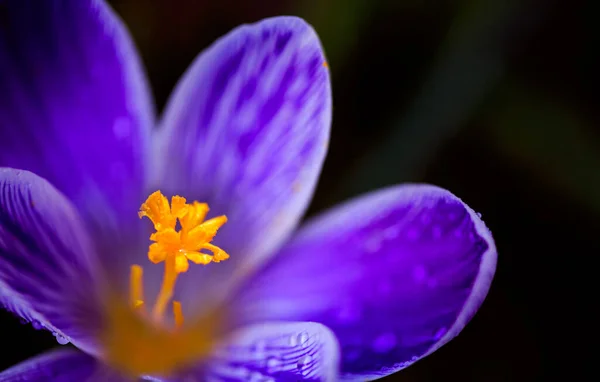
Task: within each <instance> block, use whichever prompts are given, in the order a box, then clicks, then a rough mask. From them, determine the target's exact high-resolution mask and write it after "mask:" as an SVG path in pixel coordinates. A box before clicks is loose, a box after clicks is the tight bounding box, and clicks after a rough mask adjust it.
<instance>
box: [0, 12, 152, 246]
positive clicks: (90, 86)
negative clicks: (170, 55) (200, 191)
mask: <svg viewBox="0 0 600 382" xmlns="http://www.w3.org/2000/svg"><path fill="white" fill-rule="evenodd" d="M1 16H2V22H1V23H0V94H2V95H3V98H2V102H1V103H0V166H2V167H12V168H20V169H24V170H29V171H32V172H34V173H36V174H38V175H39V176H41V177H43V178H45V179H47V180H48V181H49V182H51V183H52V184H53V185H54V186H55V187H56V188H58V190H60V191H61V192H62V193H63V194H65V195H66V196H67V197H68V198H69V199H71V201H72V202H73V203H74V204H75V206H76V207H77V208H78V209H79V210H80V212H81V213H82V216H83V217H84V219H86V220H88V221H89V222H91V223H99V224H98V225H101V226H103V227H109V228H115V230H116V226H117V224H119V227H127V223H123V222H122V219H124V218H125V217H127V216H129V217H130V218H131V220H132V221H133V220H134V219H137V216H136V209H137V208H139V205H140V203H141V201H142V200H143V196H144V195H142V188H143V180H144V171H145V169H144V155H145V154H146V149H145V147H146V146H147V142H148V139H149V130H150V127H151V124H152V123H153V121H152V118H153V111H152V107H151V103H150V100H149V94H150V93H149V92H148V91H147V88H146V82H145V78H144V75H143V72H142V70H141V67H140V65H139V62H138V57H137V54H136V52H135V49H134V47H133V44H132V42H131V39H130V37H129V35H128V33H127V31H126V30H125V27H124V25H123V24H122V22H121V21H120V20H119V19H118V18H117V17H116V16H115V14H114V13H113V11H112V10H111V9H110V8H109V7H108V6H107V5H106V4H105V2H104V1H103V0H54V1H37V0H8V1H2V6H1ZM144 192H145V191H144ZM112 240H115V238H114V237H113V238H112Z"/></svg>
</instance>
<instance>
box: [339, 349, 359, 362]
mask: <svg viewBox="0 0 600 382" xmlns="http://www.w3.org/2000/svg"><path fill="white" fill-rule="evenodd" d="M342 354H343V357H344V360H346V361H348V362H352V361H356V360H357V359H359V358H360V356H361V354H362V351H361V349H360V348H358V347H351V348H346V349H344V351H343V352H342Z"/></svg>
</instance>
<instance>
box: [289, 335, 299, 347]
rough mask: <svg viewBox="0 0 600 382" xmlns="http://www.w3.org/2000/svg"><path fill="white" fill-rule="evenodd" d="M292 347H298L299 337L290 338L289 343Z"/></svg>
mask: <svg viewBox="0 0 600 382" xmlns="http://www.w3.org/2000/svg"><path fill="white" fill-rule="evenodd" d="M289 344H290V346H292V347H295V346H297V345H298V337H297V336H291V337H290V341H289Z"/></svg>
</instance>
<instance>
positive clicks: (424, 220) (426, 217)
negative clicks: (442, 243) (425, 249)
mask: <svg viewBox="0 0 600 382" xmlns="http://www.w3.org/2000/svg"><path fill="white" fill-rule="evenodd" d="M421 222H422V223H423V224H429V223H431V215H429V214H427V213H426V214H423V215H421Z"/></svg>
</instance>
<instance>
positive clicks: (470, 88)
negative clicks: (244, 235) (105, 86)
mask: <svg viewBox="0 0 600 382" xmlns="http://www.w3.org/2000/svg"><path fill="white" fill-rule="evenodd" d="M111 3H112V4H113V6H114V7H115V9H116V10H117V12H118V13H119V14H120V15H121V16H122V17H123V18H124V20H125V22H126V23H127V24H128V26H129V28H130V30H131V33H132V34H133V37H134V39H135V41H136V43H137V44H138V47H139V49H140V51H141V54H142V57H143V60H144V63H145V65H146V68H147V70H148V75H149V78H150V82H151V84H152V86H153V89H154V95H155V99H156V102H157V105H158V107H159V109H160V108H162V107H163V106H164V104H165V102H166V99H167V97H168V95H169V93H170V91H171V89H172V87H173V86H174V84H175V83H176V81H177V79H178V78H179V76H180V75H181V74H182V73H183V72H184V70H185V69H186V67H187V66H188V65H189V63H190V62H191V61H192V59H193V58H194V57H195V56H196V55H197V54H198V53H199V52H200V51H201V50H202V49H203V48H205V47H206V46H208V45H209V44H210V43H211V42H212V41H213V40H214V39H215V38H217V37H219V36H220V35H222V34H224V33H225V32H227V31H228V30H230V29H231V28H233V27H235V26H237V25H239V24H241V23H247V22H254V21H257V20H259V19H261V18H264V17H268V16H275V15H281V14H294V15H299V16H302V17H304V18H305V19H307V20H308V21H309V22H310V23H311V24H313V25H314V27H315V29H316V30H317V32H318V33H319V35H320V36H321V39H322V42H323V45H324V47H325V50H326V52H327V54H328V58H329V63H330V67H331V73H332V80H333V89H334V123H333V131H332V137H331V144H330V151H329V156H328V158H327V162H326V164H325V169H324V172H323V175H322V177H321V181H320V184H319V187H318V189H317V192H316V195H315V199H314V201H313V204H312V205H311V209H310V212H309V213H310V214H312V213H315V212H317V211H319V210H322V209H324V208H326V207H329V206H331V205H333V204H335V203H337V202H339V201H341V200H343V199H346V198H348V197H350V196H354V195H357V194H359V193H362V192H366V191H369V190H374V189H376V188H378V187H381V186H385V185H390V184H394V183H401V182H427V183H433V184H437V185H439V186H442V187H444V188H447V189H449V190H450V191H452V192H453V193H455V194H456V195H458V196H459V197H461V198H462V199H463V200H464V201H465V202H466V203H468V204H469V205H470V206H471V207H473V208H474V209H475V210H477V211H479V212H481V213H482V214H483V219H484V220H485V222H486V223H487V225H488V226H489V228H490V229H491V230H492V232H493V234H494V237H495V240H496V243H497V247H498V252H499V262H498V270H497V274H496V278H495V281H494V283H493V285H492V288H491V291H490V294H489V296H488V298H487V300H486V302H485V303H484V304H483V306H482V308H481V310H480V312H479V313H478V314H477V315H476V316H475V318H474V319H473V321H472V322H471V323H470V324H469V325H468V326H467V328H466V329H465V330H464V332H463V333H462V334H461V335H460V336H459V337H458V338H456V339H455V340H454V341H452V342H451V343H449V344H448V345H446V346H444V347H443V348H442V349H441V350H439V351H438V352H436V353H435V354H433V355H431V356H429V357H428V358H426V359H425V360H423V361H420V362H418V363H417V364H416V365H414V366H411V367H410V368H408V369H406V370H404V371H402V372H400V373H397V374H395V375H393V376H390V377H388V378H386V379H385V380H386V381H395V380H398V381H401V380H403V381H414V382H422V381H440V380H460V381H491V382H494V381H545V380H548V379H549V378H557V377H558V378H560V379H562V380H594V379H595V378H594V374H586V372H587V370H586V369H585V368H584V367H585V365H586V364H587V361H592V360H593V358H594V357H593V356H592V353H591V351H590V350H589V349H588V348H590V347H591V344H592V343H594V340H593V337H594V334H593V333H594V331H595V329H596V326H595V324H596V323H597V321H594V320H593V319H592V318H591V317H592V312H594V311H595V308H596V306H595V305H596V304H597V303H598V297H597V296H598V295H597V294H595V293H594V292H593V290H594V286H595V284H596V280H597V277H598V276H597V272H596V271H595V269H596V268H595V262H596V259H595V258H596V257H598V256H599V255H600V251H599V249H600V245H599V243H598V237H599V234H598V232H599V228H600V171H599V170H600V133H599V131H598V122H599V115H598V109H597V105H598V103H597V94H598V89H599V87H598V85H599V83H598V81H597V79H596V77H595V76H596V75H597V72H598V68H599V66H598V59H597V58H596V57H595V56H596V55H597V52H596V51H597V49H598V47H599V44H598V43H599V38H598V37H599V33H598V24H597V23H596V19H597V15H598V14H597V13H595V12H594V11H593V8H594V6H593V5H594V3H595V2H594V1H593V0H590V1H587V2H585V1H548V0H546V1H531V0H521V1H503V0H490V1H485V0H478V1H467V0H464V1H461V0H454V1H451V0H387V1H385V0H381V1H379V0H304V1H301V0H264V1H246V0H218V1H205V0H195V1H194V0H189V1H182V0H180V1H174V0H143V1H142V0H140V1H136V0H128V1H127V0H122V1H111ZM0 324H1V328H2V333H3V338H4V340H3V342H5V343H6V342H7V341H11V342H10V344H11V345H12V346H11V347H10V349H11V350H10V353H8V352H5V353H3V354H2V357H1V358H0V369H4V368H6V367H9V366H11V365H13V364H15V363H17V362H19V361H22V360H24V359H26V358H28V357H30V356H33V355H35V354H38V353H40V352H42V351H44V350H46V349H48V348H50V347H54V346H58V345H57V344H56V341H55V340H54V338H53V337H52V335H51V334H49V333H47V332H43V331H36V330H34V329H33V328H32V327H31V326H30V325H23V324H21V323H20V322H19V320H18V319H17V318H14V317H12V316H11V315H10V314H8V313H6V312H1V313H0ZM13 338H14V339H17V341H14V339H13ZM588 344H589V345H588ZM5 349H6V348H5ZM576 360H579V364H577V363H575V361H576ZM588 365H589V364H588Z"/></svg>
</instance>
